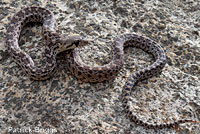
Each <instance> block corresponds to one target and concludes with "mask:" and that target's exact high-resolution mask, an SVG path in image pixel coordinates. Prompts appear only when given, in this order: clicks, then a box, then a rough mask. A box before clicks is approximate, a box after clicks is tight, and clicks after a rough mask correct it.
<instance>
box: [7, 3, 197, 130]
mask: <svg viewBox="0 0 200 134" xmlns="http://www.w3.org/2000/svg"><path fill="white" fill-rule="evenodd" d="M28 22H41V23H43V35H44V38H45V40H46V49H45V54H46V58H47V63H46V65H45V66H44V67H41V68H38V67H36V66H35V64H34V62H33V60H32V58H31V57H30V56H29V55H28V54H27V53H25V52H24V51H22V50H21V49H20V47H19V44H18V40H19V36H20V33H21V30H22V28H23V26H24V25H25V24H27V23H28ZM55 26H56V23H55V19H54V15H53V13H52V12H51V11H49V10H47V9H45V8H42V7H27V8H24V9H22V10H20V11H19V12H17V13H16V14H15V15H14V16H13V18H12V20H11V23H10V24H9V26H8V29H7V40H6V44H7V50H8V52H9V53H10V55H11V56H12V58H13V59H14V60H15V61H16V63H18V64H19V65H20V66H21V67H22V69H23V71H24V72H25V73H26V74H27V75H29V76H30V77H31V78H33V79H35V80H45V79H47V78H49V77H50V76H52V74H53V73H54V72H55V70H56V69H55V68H56V55H57V54H58V53H60V52H62V51H65V50H73V52H72V53H71V56H70V58H69V69H70V71H71V72H72V73H73V74H74V75H75V76H76V77H77V78H78V79H80V80H82V81H85V82H102V81H105V80H109V79H112V78H114V77H115V76H116V74H117V73H118V72H119V71H120V69H121V68H122V65H123V62H124V51H123V49H124V47H126V46H134V47H138V48H140V49H142V50H144V51H145V52H147V53H150V54H152V55H153V57H154V58H155V59H156V61H155V62H154V63H153V64H152V65H150V66H149V67H147V68H145V69H143V70H139V71H137V72H135V73H133V74H131V75H130V76H129V77H128V80H127V82H126V84H125V86H124V87H123V106H124V108H125V112H126V113H127V116H128V117H129V118H130V119H131V120H132V121H133V122H135V123H137V124H139V125H142V126H145V127H147V128H165V127H168V128H174V127H176V126H177V125H179V124H181V123H185V122H194V123H199V122H198V121H194V120H178V121H174V122H172V123H166V124H164V123H163V124H148V123H146V122H144V121H142V120H140V119H138V118H137V117H136V115H134V113H133V112H132V111H131V110H130V106H129V104H128V102H129V100H130V96H131V90H132V88H133V87H134V86H135V84H136V83H137V82H138V81H141V80H143V79H147V78H150V77H152V76H154V75H156V74H158V73H160V72H161V70H162V68H163V67H164V66H165V64H166V56H165V52H164V51H163V49H162V48H161V46H159V45H158V44H157V43H156V42H154V41H152V40H150V39H148V38H146V37H143V36H139V35H137V34H125V35H122V36H119V37H118V38H116V39H115V41H114V44H113V58H112V61H111V62H110V63H109V64H107V65H104V66H99V67H90V66H88V65H86V64H84V63H83V62H82V61H81V60H80V59H79V58H78V50H77V47H82V46H85V45H86V44H88V41H87V40H85V39H84V38H83V37H81V36H67V37H65V36H64V35H61V34H58V33H57V32H56V31H55Z"/></svg>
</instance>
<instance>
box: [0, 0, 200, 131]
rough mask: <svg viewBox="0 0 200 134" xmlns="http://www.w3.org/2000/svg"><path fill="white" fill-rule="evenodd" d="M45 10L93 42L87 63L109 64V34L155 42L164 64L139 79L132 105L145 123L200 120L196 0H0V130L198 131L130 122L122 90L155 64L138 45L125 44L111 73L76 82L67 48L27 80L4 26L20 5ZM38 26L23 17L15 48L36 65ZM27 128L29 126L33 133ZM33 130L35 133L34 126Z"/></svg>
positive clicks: (61, 27)
mask: <svg viewBox="0 0 200 134" xmlns="http://www.w3.org/2000/svg"><path fill="white" fill-rule="evenodd" d="M33 5H34V6H42V7H45V8H47V9H49V10H51V11H52V12H53V13H54V14H55V17H56V20H57V24H58V26H57V29H58V31H59V32H60V33H66V34H80V35H82V36H85V37H86V38H88V39H92V40H93V41H91V42H90V44H89V45H88V46H86V47H84V48H83V49H81V50H80V56H81V58H82V59H83V61H84V62H85V63H87V64H89V65H91V66H98V65H103V64H106V63H109V61H110V59H111V57H112V55H111V54H110V52H111V49H112V47H111V46H112V42H113V40H114V39H115V38H116V37H117V36H119V35H121V34H124V33H132V32H135V33H138V34H140V35H144V36H147V37H149V38H151V39H153V40H155V41H157V42H158V43H160V44H161V46H162V47H163V49H164V50H165V52H166V55H167V65H166V66H165V68H164V69H163V72H162V74H161V75H160V76H156V77H153V78H151V79H149V80H145V81H143V82H139V83H138V85H137V86H136V87H134V88H136V91H135V92H133V94H132V107H133V109H134V112H136V113H137V116H138V117H139V118H140V119H142V120H145V121H147V122H149V123H150V122H159V123H161V122H169V121H173V120H178V119H186V118H191V119H194V120H199V119H200V32H199V31H200V2H199V0H184V1H183V0H182V1H181V0H177V1H176V2H174V1H171V0H170V1H164V0H160V1H158V0H148V1H145V0H123V1H120V0H112V1H111V0H110V1H107V2H106V1H105V0H99V1H91V0H88V1H86V0H73V1H71V0H67V1H64V0H51V1H45V0H37V1H35V0H30V1H26V0H20V1H19V0H10V1H9V0H0V13H1V14H0V132H1V134H29V133H33V134H45V133H48V134H51V133H56V134H57V133H58V134H63V133H66V134H68V133H70V134H71V133H73V134H156V133H158V134H178V133H180V134H198V133H200V127H199V124H192V123H188V124H182V125H181V127H180V130H179V131H176V130H173V129H161V130H154V129H145V128H143V127H141V126H138V125H136V124H134V123H133V122H130V120H129V119H128V118H126V116H125V113H124V111H123V108H122V99H121V93H122V88H123V85H124V84H125V81H126V78H127V77H128V76H129V75H130V74H131V72H133V71H136V70H139V69H141V68H144V67H145V66H147V65H150V64H152V63H153V59H152V56H151V55H148V54H146V53H145V52H143V51H142V50H140V49H136V48H127V49H125V53H126V55H125V64H124V66H123V69H122V70H121V71H120V73H119V74H118V76H117V77H116V78H115V79H114V80H110V81H107V82H103V83H96V84H90V83H82V82H81V81H78V80H77V79H76V78H75V77H74V76H72V75H71V74H70V72H69V71H68V69H67V54H66V53H63V54H61V55H59V56H58V63H59V66H58V70H59V71H58V73H56V74H55V75H54V76H53V77H52V78H51V79H49V80H46V81H33V80H30V79H29V78H28V77H27V76H26V75H25V74H24V73H23V72H22V69H21V68H20V67H19V66H18V65H17V64H16V63H15V62H14V61H13V60H12V59H11V57H10V56H9V53H8V52H7V51H6V47H5V45H6V44H5V37H6V27H7V26H8V22H9V21H10V20H11V17H12V16H13V15H14V13H16V11H19V10H20V9H21V8H22V7H25V6H33ZM41 29H42V26H41V25H40V24H29V25H27V26H26V27H25V28H24V30H23V31H22V33H21V39H20V41H19V43H20V45H21V48H22V49H23V50H24V51H26V52H28V53H29V54H30V55H31V56H32V57H33V58H34V61H36V62H37V64H38V65H39V64H42V63H44V62H42V61H43V58H42V53H43V52H44V47H45V43H44V40H43V38H42V32H41ZM31 131H32V132H31ZM33 131H34V132H33Z"/></svg>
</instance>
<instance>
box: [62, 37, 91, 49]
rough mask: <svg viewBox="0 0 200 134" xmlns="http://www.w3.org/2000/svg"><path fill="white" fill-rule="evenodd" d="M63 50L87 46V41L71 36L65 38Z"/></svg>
mask: <svg viewBox="0 0 200 134" xmlns="http://www.w3.org/2000/svg"><path fill="white" fill-rule="evenodd" d="M64 44H65V49H66V50H70V49H75V48H80V47H83V46H85V45H87V44H88V40H86V39H84V38H83V37H82V36H79V35H72V36H67V39H65V43H64Z"/></svg>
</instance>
